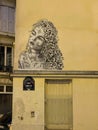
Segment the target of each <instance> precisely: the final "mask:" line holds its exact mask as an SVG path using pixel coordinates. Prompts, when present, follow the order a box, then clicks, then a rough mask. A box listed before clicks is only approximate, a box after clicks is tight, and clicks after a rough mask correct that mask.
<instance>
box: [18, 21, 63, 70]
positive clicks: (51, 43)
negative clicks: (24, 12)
mask: <svg viewBox="0 0 98 130" xmlns="http://www.w3.org/2000/svg"><path fill="white" fill-rule="evenodd" d="M57 33H58V32H57V30H56V28H55V26H54V25H53V23H52V22H50V21H48V20H46V19H45V20H40V21H38V22H37V23H35V24H34V25H33V29H32V31H31V34H30V36H29V40H28V43H27V46H26V49H25V50H24V51H23V52H22V53H21V54H20V56H19V60H18V63H19V69H26V70H28V69H30V70H38V69H39V70H47V69H48V70H62V69H63V67H64V66H63V62H62V61H63V56H62V53H61V51H60V49H59V47H58V36H57Z"/></svg>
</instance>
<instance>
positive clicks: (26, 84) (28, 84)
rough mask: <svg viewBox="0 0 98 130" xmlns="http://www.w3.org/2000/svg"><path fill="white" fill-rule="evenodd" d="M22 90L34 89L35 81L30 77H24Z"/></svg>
mask: <svg viewBox="0 0 98 130" xmlns="http://www.w3.org/2000/svg"><path fill="white" fill-rule="evenodd" d="M23 90H35V81H34V79H33V78H32V77H26V78H25V79H24V81H23Z"/></svg>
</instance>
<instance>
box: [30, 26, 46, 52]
mask: <svg viewBox="0 0 98 130" xmlns="http://www.w3.org/2000/svg"><path fill="white" fill-rule="evenodd" d="M43 43H44V31H43V29H42V27H41V26H38V27H35V28H34V29H33V30H32V33H31V35H30V38H29V46H30V49H31V50H32V49H33V50H36V51H39V50H40V49H41V48H42V45H43Z"/></svg>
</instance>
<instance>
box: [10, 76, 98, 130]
mask: <svg viewBox="0 0 98 130" xmlns="http://www.w3.org/2000/svg"><path fill="white" fill-rule="evenodd" d="M24 78H25V77H24ZM24 78H19V77H17V78H14V92H13V93H14V94H13V122H12V128H13V130H17V129H18V130H21V128H23V129H24V130H28V129H29V130H32V129H36V130H44V122H45V119H44V112H45V111H44V107H45V105H44V103H45V102H44V99H45V94H46V93H44V88H45V82H44V81H45V80H44V78H34V80H35V91H23V80H24ZM50 79H51V77H50ZM52 79H53V76H52ZM97 99H98V79H93V78H86V79H85V78H73V79H72V100H73V101H72V103H73V110H72V113H73V130H92V129H93V130H97V129H98V102H97ZM31 111H34V112H35V117H31ZM19 116H22V117H23V120H21V119H20V118H19Z"/></svg>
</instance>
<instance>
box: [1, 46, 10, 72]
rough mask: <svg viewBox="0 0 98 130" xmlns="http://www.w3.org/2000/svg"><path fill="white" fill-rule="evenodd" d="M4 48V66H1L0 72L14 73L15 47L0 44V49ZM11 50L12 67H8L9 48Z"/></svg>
mask: <svg viewBox="0 0 98 130" xmlns="http://www.w3.org/2000/svg"><path fill="white" fill-rule="evenodd" d="M1 46H2V47H4V66H3V65H0V66H1V69H0V72H2V71H3V72H12V69H13V46H12V45H3V44H0V47H1ZM8 47H10V48H11V65H7V48H8Z"/></svg>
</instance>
